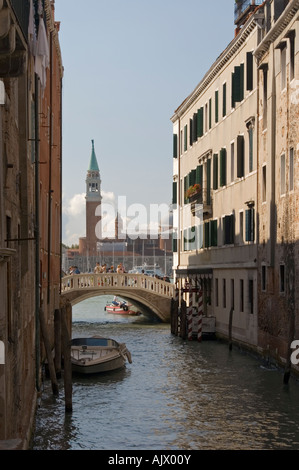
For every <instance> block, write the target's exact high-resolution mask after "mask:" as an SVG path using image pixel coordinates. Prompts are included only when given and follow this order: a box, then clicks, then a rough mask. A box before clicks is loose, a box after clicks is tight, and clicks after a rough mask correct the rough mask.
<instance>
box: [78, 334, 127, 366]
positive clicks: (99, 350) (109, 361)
mask: <svg viewBox="0 0 299 470" xmlns="http://www.w3.org/2000/svg"><path fill="white" fill-rule="evenodd" d="M126 360H128V361H129V362H130V363H131V362H132V360H131V354H130V352H129V351H128V350H127V348H126V345H125V344H124V343H122V344H120V343H117V341H115V340H113V339H110V338H102V337H92V338H76V339H73V340H72V342H71V362H72V370H73V372H76V373H79V374H86V375H90V374H101V373H103V372H111V371H114V370H118V369H121V368H123V367H125V364H126Z"/></svg>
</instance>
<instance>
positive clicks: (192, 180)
mask: <svg viewBox="0 0 299 470" xmlns="http://www.w3.org/2000/svg"><path fill="white" fill-rule="evenodd" d="M195 183H196V170H191V171H190V173H189V186H193V185H194V184H195Z"/></svg>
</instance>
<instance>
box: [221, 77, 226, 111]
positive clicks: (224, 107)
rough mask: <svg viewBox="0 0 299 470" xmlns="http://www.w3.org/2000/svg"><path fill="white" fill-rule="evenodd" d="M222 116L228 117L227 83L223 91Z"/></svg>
mask: <svg viewBox="0 0 299 470" xmlns="http://www.w3.org/2000/svg"><path fill="white" fill-rule="evenodd" d="M222 116H223V117H225V116H226V83H223V90H222Z"/></svg>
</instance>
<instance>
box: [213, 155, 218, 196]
mask: <svg viewBox="0 0 299 470" xmlns="http://www.w3.org/2000/svg"><path fill="white" fill-rule="evenodd" d="M213 189H218V154H217V153H214V155H213Z"/></svg>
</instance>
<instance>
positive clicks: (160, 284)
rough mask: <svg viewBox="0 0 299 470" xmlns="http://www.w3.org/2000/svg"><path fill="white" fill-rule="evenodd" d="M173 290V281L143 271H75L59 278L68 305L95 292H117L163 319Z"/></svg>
mask: <svg viewBox="0 0 299 470" xmlns="http://www.w3.org/2000/svg"><path fill="white" fill-rule="evenodd" d="M173 294H174V286H173V284H171V283H169V282H165V281H163V280H161V279H156V278H153V277H149V276H146V275H143V274H127V273H126V274H116V273H102V274H76V275H71V276H65V277H64V278H62V282H61V296H62V298H64V299H67V300H68V301H69V302H70V303H71V304H72V305H76V304H77V303H79V302H82V301H83V300H86V299H88V298H91V297H96V296H99V295H118V296H119V297H122V298H124V299H127V300H131V301H132V302H134V301H135V302H138V303H139V304H142V305H144V306H145V307H146V308H147V309H150V310H151V312H153V313H154V314H155V315H156V316H157V317H158V318H159V319H160V320H161V321H162V322H164V323H168V322H169V321H170V311H171V300H172V298H173Z"/></svg>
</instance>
